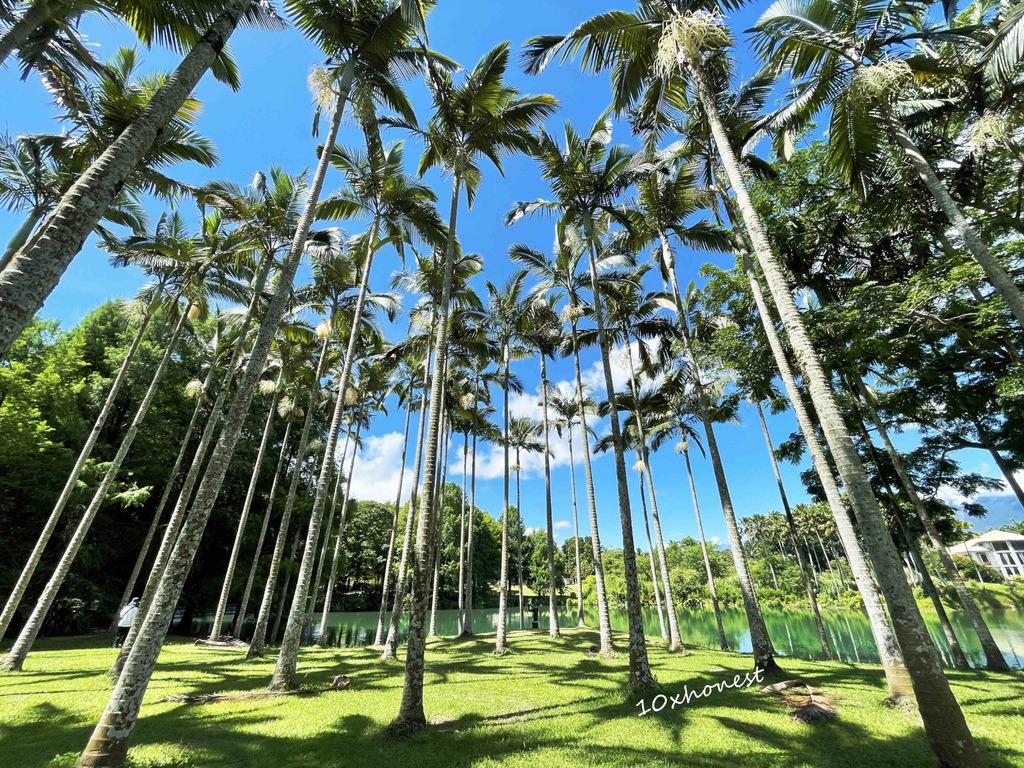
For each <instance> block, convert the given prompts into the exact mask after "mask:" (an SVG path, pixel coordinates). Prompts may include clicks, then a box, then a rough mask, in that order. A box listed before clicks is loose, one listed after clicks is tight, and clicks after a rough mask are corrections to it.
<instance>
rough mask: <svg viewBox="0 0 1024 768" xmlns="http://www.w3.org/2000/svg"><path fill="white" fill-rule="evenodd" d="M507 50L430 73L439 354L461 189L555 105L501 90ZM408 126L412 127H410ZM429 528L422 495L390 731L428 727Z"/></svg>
mask: <svg viewBox="0 0 1024 768" xmlns="http://www.w3.org/2000/svg"><path fill="white" fill-rule="evenodd" d="M508 56H509V51H508V43H503V44H502V45H499V46H497V47H496V48H494V49H493V50H492V51H490V52H489V53H487V54H485V55H484V57H483V58H482V59H481V60H480V62H479V63H478V64H477V65H476V67H474V68H473V71H472V72H470V73H469V75H468V76H467V77H466V79H465V80H464V81H463V82H462V83H460V84H456V83H455V82H454V81H453V79H452V77H451V76H450V75H449V74H448V73H447V72H443V71H438V70H437V68H435V69H434V70H433V71H432V74H431V77H430V78H429V79H428V86H429V88H430V91H431V96H432V100H433V105H434V114H433V115H432V116H431V119H430V122H429V123H428V125H427V128H426V130H425V131H423V133H422V135H423V138H424V140H425V144H426V150H425V152H424V154H423V157H422V158H421V160H420V172H421V174H422V173H424V172H426V171H427V170H429V169H430V168H433V167H435V166H440V167H441V168H442V169H443V170H444V171H445V172H447V173H449V174H451V176H452V198H451V213H450V215H449V221H448V238H447V243H446V245H445V249H444V281H443V284H442V290H441V301H440V302H439V305H438V322H437V329H436V340H435V342H434V349H435V350H436V352H437V354H438V355H439V356H440V355H443V354H444V352H445V350H447V348H448V303H449V301H450V299H451V292H452V271H453V268H454V262H455V244H456V232H457V229H456V224H457V218H458V209H459V198H460V194H461V193H462V191H463V190H465V193H466V197H467V202H468V204H469V205H470V206H471V205H472V203H473V199H474V197H475V196H476V191H477V189H478V187H479V185H480V182H481V180H482V173H481V170H480V165H479V162H480V158H481V156H483V157H487V158H488V159H490V160H491V161H492V162H493V163H495V165H496V167H497V168H498V169H499V171H500V170H501V165H500V160H499V158H500V157H501V155H504V154H510V153H514V152H524V151H526V150H528V149H529V148H530V145H531V138H530V133H529V131H530V130H531V129H533V128H534V127H535V126H536V125H537V124H538V123H540V122H541V121H543V120H544V119H546V118H547V117H548V116H550V115H551V114H552V113H553V112H554V110H555V108H556V102H555V99H554V98H553V97H551V96H548V95H542V96H522V95H520V94H519V92H518V91H517V90H516V89H514V88H511V87H509V86H507V85H505V83H504V75H505V70H506V69H507V68H508ZM408 127H411V126H408ZM443 382H444V374H443V365H442V361H440V360H439V361H438V363H437V365H435V367H434V372H433V375H432V377H431V388H430V389H431V394H430V402H431V410H430V419H429V425H428V429H427V436H426V446H425V451H424V452H425V454H426V457H425V459H426V460H425V462H424V481H423V482H424V487H425V488H428V489H429V488H431V487H432V486H433V484H434V481H435V479H436V472H437V461H436V460H437V447H438V438H439V436H440V423H441V408H440V403H441V389H442V384H443ZM433 527H434V499H433V496H432V494H430V493H424V494H423V498H422V499H421V500H420V509H419V520H418V522H417V529H416V550H415V558H414V561H413V590H412V594H413V604H412V613H411V616H410V620H409V645H408V652H407V654H406V663H405V684H404V687H403V692H402V703H401V706H400V708H399V712H398V717H397V719H396V725H399V726H400V727H403V728H405V729H406V730H408V731H416V730H419V729H420V728H422V727H423V725H424V724H425V723H426V717H425V715H424V713H423V665H424V659H423V652H424V642H425V621H426V610H427V602H426V601H427V597H428V588H427V587H428V555H429V553H430V545H431V542H430V533H431V532H432V530H433Z"/></svg>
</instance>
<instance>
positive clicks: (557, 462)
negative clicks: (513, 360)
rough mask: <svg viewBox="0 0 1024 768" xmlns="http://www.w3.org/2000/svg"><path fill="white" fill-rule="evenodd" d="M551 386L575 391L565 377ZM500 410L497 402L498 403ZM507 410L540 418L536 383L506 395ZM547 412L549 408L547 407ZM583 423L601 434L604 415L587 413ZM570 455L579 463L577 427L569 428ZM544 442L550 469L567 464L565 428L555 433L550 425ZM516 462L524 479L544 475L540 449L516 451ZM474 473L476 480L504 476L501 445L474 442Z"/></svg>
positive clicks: (580, 451)
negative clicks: (516, 392)
mask: <svg viewBox="0 0 1024 768" xmlns="http://www.w3.org/2000/svg"><path fill="white" fill-rule="evenodd" d="M551 386H552V387H553V388H554V389H556V390H557V391H559V392H560V393H561V394H563V395H570V394H572V393H574V392H575V391H576V387H575V385H574V384H571V383H570V382H568V381H560V382H557V383H554V382H552V384H551ZM498 408H499V411H500V408H501V406H500V404H499V406H498ZM508 410H509V414H510V415H511V416H512V417H513V418H515V417H524V416H527V417H529V418H531V419H533V420H534V421H536V422H538V423H539V422H540V421H541V420H542V418H543V415H544V408H543V406H542V405H541V400H540V386H539V385H538V386H537V388H536V389H535V390H534V391H533V392H522V393H520V394H513V395H512V396H511V397H510V398H509V403H508ZM549 415H550V411H549ZM501 419H502V417H501V415H500V413H499V414H498V416H497V420H496V422H495V423H496V424H497V425H498V426H499V427H500V426H501ZM587 426H589V427H590V428H591V429H593V430H594V431H595V432H596V433H597V434H598V436H601V435H603V434H604V432H605V431H607V429H606V427H607V422H606V420H604V419H599V418H597V416H588V417H587ZM543 439H544V438H543V435H541V436H540V440H541V442H543ZM572 439H573V452H574V455H573V458H574V459H575V462H576V465H577V466H580V465H581V464H582V462H583V447H582V442H581V441H582V433H581V431H580V429H579V427H576V428H575V429H573V436H572ZM548 444H549V445H550V447H551V459H550V461H551V469H552V470H554V469H555V468H556V467H567V466H569V436H568V432H566V431H563V432H562V435H561V436H559V435H558V432H557V431H556V430H555V429H554V428H551V429H550V430H549V433H548ZM593 452H594V449H593V441H591V454H593ZM519 462H520V466H521V467H522V478H523V479H524V480H525V479H526V478H529V477H543V476H544V453H543V452H540V451H538V452H536V453H534V452H520V454H519ZM508 463H509V468H510V469H511V468H512V467H514V466H515V465H516V454H515V449H510V450H509V460H508ZM476 475H477V477H478V478H479V479H480V480H496V479H500V478H502V477H504V476H505V449H504V448H502V447H501V446H500V445H495V444H493V443H487V444H483V445H480V446H478V450H477V463H476ZM510 477H511V480H512V481H513V482H514V480H515V473H514V472H513V473H511V475H510Z"/></svg>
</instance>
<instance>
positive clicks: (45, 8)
mask: <svg viewBox="0 0 1024 768" xmlns="http://www.w3.org/2000/svg"><path fill="white" fill-rule="evenodd" d="M52 10H53V9H52V8H51V7H50V3H48V2H47V1H46V0H34V1H33V2H32V4H31V5H29V6H28V7H27V8H26V9H25V11H24V12H23V13H22V14H21V16H20V17H19V18H18V20H17V21H15V22H14V23H13V24H12V25H11V26H10V27H9V28H7V29H6V30H5V31H4V34H3V35H2V36H0V64H3V63H4V62H5V61H7V57H8V56H10V55H11V54H12V53H14V51H17V50H19V49H20V48H21V47H22V46H23V45H24V44H25V43H26V41H27V40H28V39H29V38H30V37H31V36H32V33H33V32H35V31H36V30H37V29H39V27H41V26H42V25H43V24H44V23H46V21H47V20H49V19H50V18H51V14H52Z"/></svg>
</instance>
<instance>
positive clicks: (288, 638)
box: [269, 65, 379, 690]
mask: <svg viewBox="0 0 1024 768" xmlns="http://www.w3.org/2000/svg"><path fill="white" fill-rule="evenodd" d="M347 69H348V70H351V65H349V67H348V68H347ZM378 226H379V222H378V219H377V218H376V217H375V218H374V220H373V223H372V225H371V227H370V230H369V233H368V236H367V239H366V240H367V242H366V256H365V258H364V259H363V273H362V276H361V278H360V282H359V295H358V297H357V298H356V305H355V307H354V308H353V310H352V328H351V329H350V333H349V338H348V348H347V349H346V350H345V359H344V361H343V363H342V368H341V380H340V381H339V383H338V399H337V402H335V404H334V413H333V414H332V416H331V426H330V428H329V430H328V432H327V445H326V446H325V448H324V458H323V462H322V463H321V465H320V476H319V477H318V478H317V483H316V495H315V496H314V497H313V510H312V512H310V517H309V529H308V531H307V532H306V548H305V550H304V551H303V553H302V562H301V563H300V565H299V574H298V576H296V577H295V596H294V597H293V598H292V609H291V611H290V612H289V614H288V623H287V624H286V625H285V629H284V638H283V639H282V640H281V652H280V654H279V655H278V657H277V665H276V666H275V668H274V676H273V678H272V679H271V681H270V686H269V688H270V690H292V689H293V688H295V676H296V671H297V668H298V663H299V645H300V643H301V640H302V624H303V620H304V617H305V606H306V599H307V597H308V595H309V586H310V579H311V578H312V575H313V558H314V557H315V556H316V542H317V540H318V539H319V537H320V526H321V524H322V521H323V514H324V507H325V505H326V503H327V486H328V479H329V477H330V473H331V468H332V467H333V465H334V447H335V445H337V441H338V429H339V427H340V425H341V414H342V411H343V410H344V408H345V397H346V395H347V394H348V386H349V379H350V377H351V375H352V368H353V367H354V364H355V355H356V343H357V342H358V340H359V319H360V318H361V317H362V315H363V305H364V304H365V302H366V294H367V292H368V290H367V289H368V287H369V281H370V268H371V266H372V265H373V255H374V249H375V247H376V239H377V238H376V234H377V229H378Z"/></svg>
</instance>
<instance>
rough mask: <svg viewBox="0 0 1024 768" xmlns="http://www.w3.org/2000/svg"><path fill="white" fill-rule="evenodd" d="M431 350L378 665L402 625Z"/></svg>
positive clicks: (394, 645) (390, 653)
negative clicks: (392, 599)
mask: <svg viewBox="0 0 1024 768" xmlns="http://www.w3.org/2000/svg"><path fill="white" fill-rule="evenodd" d="M431 357H432V350H428V351H427V357H426V359H425V360H424V361H423V396H422V398H421V399H420V418H419V426H418V427H417V430H416V433H417V435H416V454H415V458H414V459H413V470H412V493H411V494H410V496H409V514H408V515H407V516H406V519H405V530H404V532H403V536H402V557H401V559H400V560H399V562H398V576H397V578H396V579H395V602H394V606H393V608H392V610H391V620H390V621H389V622H388V634H387V638H386V639H385V640H384V650H383V651H382V652H381V655H380V658H381V661H387V660H388V659H394V658H396V654H397V652H398V627H399V625H400V624H401V621H402V614H403V613H404V607H405V588H406V580H407V578H408V572H409V554H410V552H411V551H412V531H413V524H414V523H415V521H416V502H417V501H418V500H419V487H420V471H421V470H422V468H423V448H424V446H423V441H424V439H425V435H426V428H427V415H428V414H427V407H428V402H429V401H428V397H429V390H428V387H427V382H428V381H429V379H430V370H431V369H430V360H431Z"/></svg>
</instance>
